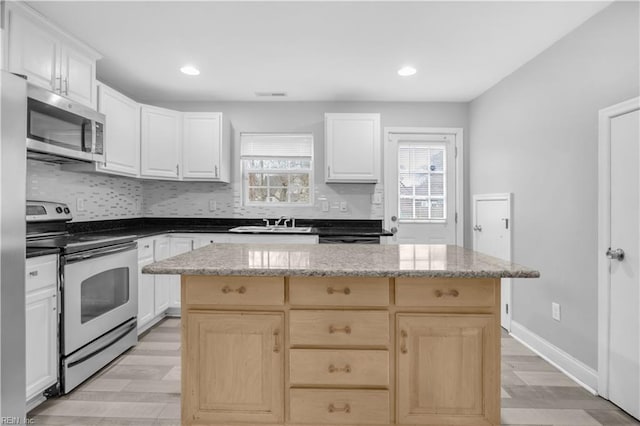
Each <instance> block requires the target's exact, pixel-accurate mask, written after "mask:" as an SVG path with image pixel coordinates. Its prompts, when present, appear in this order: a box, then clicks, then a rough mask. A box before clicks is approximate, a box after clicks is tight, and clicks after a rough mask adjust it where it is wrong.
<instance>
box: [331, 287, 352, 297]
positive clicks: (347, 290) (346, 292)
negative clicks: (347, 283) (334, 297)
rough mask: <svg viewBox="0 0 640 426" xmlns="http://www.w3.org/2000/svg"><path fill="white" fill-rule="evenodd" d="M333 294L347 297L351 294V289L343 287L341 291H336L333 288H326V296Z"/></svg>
mask: <svg viewBox="0 0 640 426" xmlns="http://www.w3.org/2000/svg"><path fill="white" fill-rule="evenodd" d="M333 293H342V294H345V295H349V294H351V289H350V288H349V287H345V288H343V289H336V288H333V287H327V294H333Z"/></svg>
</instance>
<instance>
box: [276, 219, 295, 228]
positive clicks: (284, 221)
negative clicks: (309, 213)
mask: <svg viewBox="0 0 640 426" xmlns="http://www.w3.org/2000/svg"><path fill="white" fill-rule="evenodd" d="M287 222H289V224H290V225H291V226H292V227H294V228H295V226H296V220H295V219H294V218H292V217H287V216H280V219H276V221H275V224H274V226H284V227H286V226H287Z"/></svg>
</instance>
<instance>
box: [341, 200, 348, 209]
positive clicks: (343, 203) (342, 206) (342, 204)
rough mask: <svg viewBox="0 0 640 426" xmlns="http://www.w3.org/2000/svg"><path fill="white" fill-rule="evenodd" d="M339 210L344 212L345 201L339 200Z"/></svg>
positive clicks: (345, 207)
mask: <svg viewBox="0 0 640 426" xmlns="http://www.w3.org/2000/svg"><path fill="white" fill-rule="evenodd" d="M340 211H341V212H346V211H347V202H346V201H340Z"/></svg>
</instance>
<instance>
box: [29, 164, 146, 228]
mask: <svg viewBox="0 0 640 426" xmlns="http://www.w3.org/2000/svg"><path fill="white" fill-rule="evenodd" d="M142 188H143V182H142V181H140V180H137V179H131V178H125V177H117V176H111V175H104V174H99V173H78V172H72V171H67V170H64V169H63V168H62V166H60V165H58V164H51V163H44V162H41V161H34V160H27V199H28V200H44V201H58V202H63V203H66V204H67V205H69V208H70V209H71V213H72V214H73V221H74V222H80V221H89V220H107V219H124V218H136V217H142V194H143V189H142ZM78 199H80V200H81V201H80V203H79V202H78ZM78 204H84V209H83V210H81V211H78Z"/></svg>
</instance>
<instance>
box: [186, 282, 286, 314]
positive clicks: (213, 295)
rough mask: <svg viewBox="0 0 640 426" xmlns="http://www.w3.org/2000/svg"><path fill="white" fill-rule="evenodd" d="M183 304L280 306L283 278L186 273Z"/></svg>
mask: <svg viewBox="0 0 640 426" xmlns="http://www.w3.org/2000/svg"><path fill="white" fill-rule="evenodd" d="M186 303H187V304H189V305H249V306H251V305H253V306H270V305H283V304H284V278H283V277H250V278H249V277H219V276H207V275H194V276H188V277H187V282H186Z"/></svg>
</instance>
